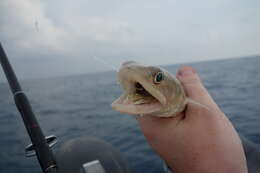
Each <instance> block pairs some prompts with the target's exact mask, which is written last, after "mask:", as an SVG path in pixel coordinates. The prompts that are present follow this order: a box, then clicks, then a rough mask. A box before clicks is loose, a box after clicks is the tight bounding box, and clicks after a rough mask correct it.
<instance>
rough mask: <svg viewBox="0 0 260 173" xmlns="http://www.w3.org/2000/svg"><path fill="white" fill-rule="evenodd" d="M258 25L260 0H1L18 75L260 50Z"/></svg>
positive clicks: (3, 34)
mask: <svg viewBox="0 0 260 173" xmlns="http://www.w3.org/2000/svg"><path fill="white" fill-rule="evenodd" d="M259 32H260V1H259V0H249V1H248V0H196V1H190V0H189V1H188V0H74V1H72V0H1V2H0V41H1V42H2V44H3V46H4V47H5V49H6V52H7V54H8V55H9V57H10V60H11V62H12V63H13V65H14V67H15V70H16V71H17V73H18V76H19V77H20V78H38V77H51V76H57V75H70V74H78V73H87V72H95V71H104V70H110V67H109V66H114V67H115V68H118V67H119V64H121V63H122V62H123V61H126V60H136V61H139V62H142V63H145V64H174V63H182V62H189V61H200V60H211V59H219V58H229V57H240V56H248V55H259V54H260V33H259ZM101 61H104V62H105V63H101ZM104 64H109V65H104ZM1 73H2V71H1ZM1 78H3V77H2V76H1Z"/></svg>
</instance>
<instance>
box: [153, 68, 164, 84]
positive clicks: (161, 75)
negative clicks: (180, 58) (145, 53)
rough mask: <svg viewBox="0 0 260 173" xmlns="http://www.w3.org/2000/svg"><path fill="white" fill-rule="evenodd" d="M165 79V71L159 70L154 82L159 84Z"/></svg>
mask: <svg viewBox="0 0 260 173" xmlns="http://www.w3.org/2000/svg"><path fill="white" fill-rule="evenodd" d="M163 79H164V74H163V72H161V71H159V72H158V73H156V75H155V77H154V83H156V84H158V83H160V82H161V81H162V80H163Z"/></svg>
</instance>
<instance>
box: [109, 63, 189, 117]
mask: <svg viewBox="0 0 260 173" xmlns="http://www.w3.org/2000/svg"><path fill="white" fill-rule="evenodd" d="M118 81H119V83H120V85H121V86H122V88H123V90H124V93H123V94H122V95H121V96H120V97H119V98H118V99H116V100H115V101H114V102H113V103H112V108H113V109H115V110H117V111H119V112H122V113H127V114H134V115H138V114H142V115H145V114H151V115H155V116H161V115H163V116H166V114H167V116H169V113H171V112H173V110H172V109H173V108H174V103H175V102H178V99H179V98H181V99H179V100H181V101H183V100H184V99H185V94H184V91H183V89H182V87H181V84H180V82H179V81H178V80H177V79H176V78H175V77H174V76H173V75H172V74H171V73H169V72H168V71H166V70H165V69H163V68H160V67H157V66H144V65H141V64H138V63H137V62H134V61H128V62H125V63H123V64H122V65H121V67H120V70H119V72H118Z"/></svg>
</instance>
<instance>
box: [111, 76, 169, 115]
mask: <svg viewBox="0 0 260 173" xmlns="http://www.w3.org/2000/svg"><path fill="white" fill-rule="evenodd" d="M128 85H129V86H130V87H128V89H127V90H125V91H124V93H123V94H122V95H121V96H120V97H119V98H118V99H116V100H115V101H114V102H113V103H112V104H111V106H112V108H113V109H115V110H117V111H118V112H122V113H127V114H133V115H138V114H142V115H144V114H152V113H155V112H158V111H160V110H161V109H162V108H163V106H164V105H165V104H166V98H165V96H164V95H163V94H162V93H161V92H160V91H158V90H157V89H156V88H155V87H153V86H152V85H149V84H147V83H146V82H141V81H134V82H129V83H128ZM125 88H126V87H125Z"/></svg>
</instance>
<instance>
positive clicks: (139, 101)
mask: <svg viewBox="0 0 260 173" xmlns="http://www.w3.org/2000/svg"><path fill="white" fill-rule="evenodd" d="M144 103H146V100H145V99H139V100H136V101H134V104H135V105H141V104H144Z"/></svg>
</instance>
